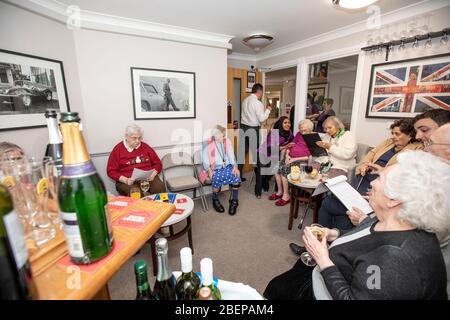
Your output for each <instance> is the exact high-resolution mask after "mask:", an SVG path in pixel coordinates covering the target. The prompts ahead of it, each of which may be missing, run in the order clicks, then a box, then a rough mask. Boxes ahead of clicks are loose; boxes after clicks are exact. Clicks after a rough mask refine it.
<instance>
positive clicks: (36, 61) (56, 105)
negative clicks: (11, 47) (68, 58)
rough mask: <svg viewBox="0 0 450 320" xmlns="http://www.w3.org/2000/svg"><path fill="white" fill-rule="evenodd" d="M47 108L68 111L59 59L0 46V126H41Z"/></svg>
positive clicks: (7, 128) (62, 71) (8, 128)
mask: <svg viewBox="0 0 450 320" xmlns="http://www.w3.org/2000/svg"><path fill="white" fill-rule="evenodd" d="M46 109H54V110H55V111H56V112H64V111H69V101H68V99H67V90H66V84H65V80H64V69H63V64H62V62H61V61H58V60H52V59H47V58H42V57H37V56H32V55H28V54H24V53H18V52H13V51H7V50H2V49H0V119H1V120H0V130H15V129H27V128H36V127H44V126H45V125H46V120H45V117H44V112H45V110H46Z"/></svg>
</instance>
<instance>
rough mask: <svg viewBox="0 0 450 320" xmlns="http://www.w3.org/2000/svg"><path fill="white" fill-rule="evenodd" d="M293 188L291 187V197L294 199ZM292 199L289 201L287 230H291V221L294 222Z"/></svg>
mask: <svg viewBox="0 0 450 320" xmlns="http://www.w3.org/2000/svg"><path fill="white" fill-rule="evenodd" d="M295 196H296V194H295V188H294V187H291V197H292V199H295ZM294 207H295V204H294V201H291V203H290V206H289V223H288V230H292V223H293V222H294Z"/></svg>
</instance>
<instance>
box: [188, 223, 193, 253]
mask: <svg viewBox="0 0 450 320" xmlns="http://www.w3.org/2000/svg"><path fill="white" fill-rule="evenodd" d="M187 220H188V221H187V223H189V224H191V217H190V216H189V217H188V218H187ZM188 241H189V247H190V248H191V250H192V254H194V242H193V241H192V225H191V227H190V228H189V230H188Z"/></svg>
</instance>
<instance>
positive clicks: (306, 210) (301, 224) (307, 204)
mask: <svg viewBox="0 0 450 320" xmlns="http://www.w3.org/2000/svg"><path fill="white" fill-rule="evenodd" d="M310 203H311V201H308V202H307V203H306V208H305V212H304V213H303V217H302V220H300V224H299V225H298V228H299V229H300V230H301V229H302V228H303V221H305V217H306V214H307V213H308V210H309V204H310Z"/></svg>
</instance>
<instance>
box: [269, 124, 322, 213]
mask: <svg viewBox="0 0 450 320" xmlns="http://www.w3.org/2000/svg"><path fill="white" fill-rule="evenodd" d="M298 127H299V130H300V131H299V132H297V134H296V135H295V138H294V140H293V141H292V143H291V144H290V145H289V148H288V149H287V150H286V155H285V157H284V159H283V160H282V161H281V166H280V169H279V171H278V173H277V174H276V175H275V180H276V182H277V187H278V193H274V194H272V195H271V196H270V197H269V200H278V201H276V202H275V205H277V206H284V205H286V204H288V203H289V202H290V195H289V184H288V180H287V176H288V174H289V173H290V172H291V167H292V166H299V165H300V163H301V162H302V161H307V160H308V157H309V156H310V155H311V153H310V152H309V149H308V147H307V146H306V143H305V140H304V139H303V135H304V134H309V133H311V132H312V130H313V127H314V125H313V123H312V121H311V120H308V119H305V120H302V121H300V122H299V124H298Z"/></svg>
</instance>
